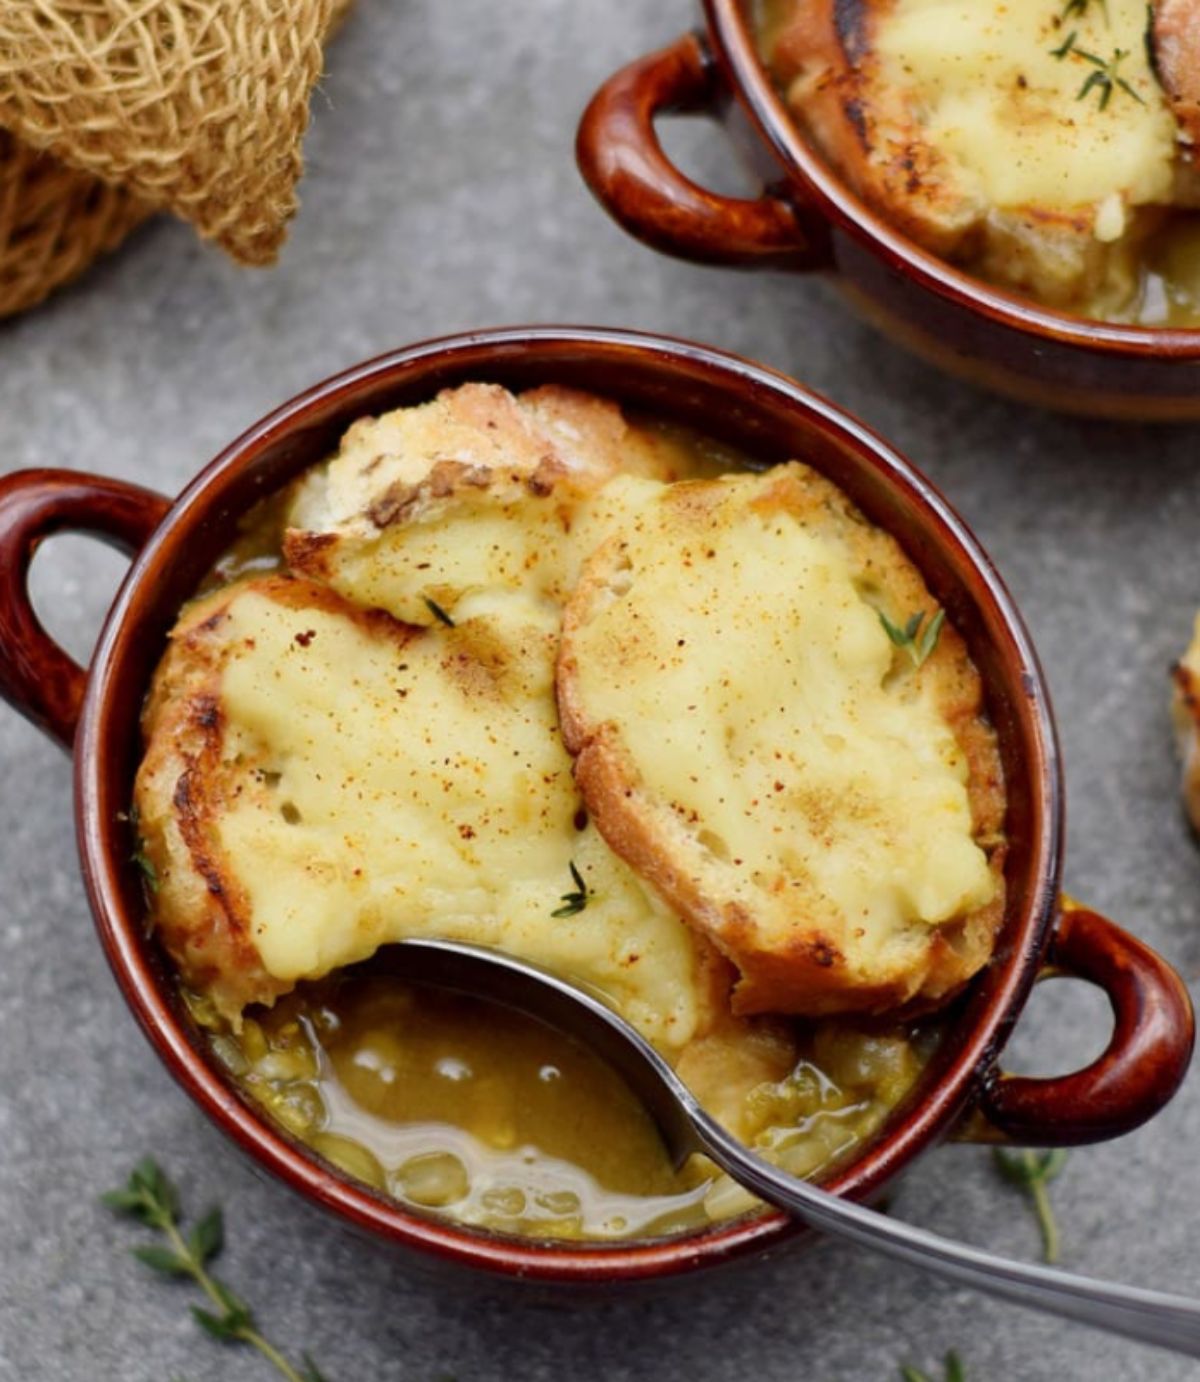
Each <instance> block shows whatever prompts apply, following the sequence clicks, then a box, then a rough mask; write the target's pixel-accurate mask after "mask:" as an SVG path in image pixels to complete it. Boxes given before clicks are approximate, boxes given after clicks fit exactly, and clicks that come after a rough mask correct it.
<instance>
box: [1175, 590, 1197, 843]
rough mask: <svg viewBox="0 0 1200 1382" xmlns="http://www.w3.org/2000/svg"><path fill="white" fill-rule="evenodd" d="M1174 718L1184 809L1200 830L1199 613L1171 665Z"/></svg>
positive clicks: (1194, 827)
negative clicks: (1189, 636) (1188, 640)
mask: <svg viewBox="0 0 1200 1382" xmlns="http://www.w3.org/2000/svg"><path fill="white" fill-rule="evenodd" d="M1171 720H1172V723H1173V724H1174V726H1175V742H1176V745H1177V747H1178V749H1179V758H1180V761H1181V763H1182V765H1183V775H1182V781H1181V784H1180V785H1181V789H1182V791H1183V806H1184V810H1185V811H1186V812H1187V816H1188V820H1190V821H1191V823H1192V828H1193V829H1194V830H1196V831H1200V615H1197V616H1196V623H1195V627H1194V628H1193V630H1192V641H1191V643H1190V644H1189V645H1188V649H1187V652H1185V653H1184V655H1183V657H1182V658H1180V660H1179V661H1178V662H1177V663H1176V664H1175V666H1174V667H1173V668H1172V677H1171Z"/></svg>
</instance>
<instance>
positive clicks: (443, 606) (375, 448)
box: [284, 384, 685, 625]
mask: <svg viewBox="0 0 1200 1382" xmlns="http://www.w3.org/2000/svg"><path fill="white" fill-rule="evenodd" d="M684 464H685V456H684V452H683V449H682V447H681V446H680V445H679V444H677V443H676V442H674V441H673V440H672V439H671V438H670V437H669V436H668V435H666V434H664V433H656V432H653V431H651V430H650V429H648V428H644V427H638V426H633V425H631V424H630V423H629V422H627V420H626V419H625V417H624V415H623V413H622V412H621V410H620V409H619V408H618V407H617V406H616V404H614V403H611V402H609V401H608V400H606V399H602V398H597V397H595V396H593V395H591V394H584V393H579V392H577V391H575V390H572V389H566V388H560V387H558V386H555V385H548V386H546V387H544V388H540V389H534V390H531V391H530V392H528V393H524V394H521V395H520V396H519V397H518V396H514V395H513V394H511V393H509V392H508V391H507V390H505V389H502V388H500V387H498V386H497V385H494V384H464V385H462V386H461V387H459V388H457V389H451V390H447V391H445V392H443V393H441V394H439V396H438V397H437V398H436V399H435V400H434V401H433V402H431V403H427V404H423V405H419V406H416V407H411V408H402V409H399V410H397V411H396V412H393V413H388V414H386V415H385V416H384V417H381V418H367V419H363V420H362V421H360V422H357V423H356V424H355V425H354V426H353V427H352V428H351V429H350V431H349V432H348V433H347V434H346V437H345V440H344V441H343V443H342V446H341V449H340V451H339V452H338V455H337V456H336V457H335V458H334V459H333V460H332V461H331V462H330V463H329V465H328V466H327V467H325V468H324V469H322V470H319V471H316V472H314V473H313V474H312V475H311V476H310V477H309V478H308V479H307V480H306V481H305V482H304V483H303V484H302V485H301V487H300V489H299V491H298V493H297V496H296V499H295V501H294V502H293V504H292V507H291V511H290V513H289V515H288V519H287V523H288V531H287V533H286V535H285V539H284V553H285V556H286V558H287V561H288V563H289V565H290V566H291V568H292V569H293V570H294V571H296V572H297V573H299V574H301V575H305V576H308V577H310V578H311V579H313V580H317V581H320V582H322V583H323V584H326V585H329V586H331V587H333V588H334V589H336V590H338V591H340V592H341V593H342V594H343V595H345V596H347V598H349V599H352V600H355V601H356V602H357V603H359V604H361V605H364V606H366V607H368V608H370V607H378V608H380V609H386V610H388V611H389V612H390V613H391V614H393V615H395V616H396V617H397V618H399V619H403V620H405V621H406V622H408V623H412V624H416V625H429V624H431V623H434V622H436V621H437V620H439V619H441V618H443V617H449V618H451V619H453V618H455V611H456V610H457V608H458V604H459V601H460V600H462V599H464V598H466V597H470V596H474V595H478V594H480V593H483V592H496V591H500V590H508V591H520V592H522V593H524V594H533V595H536V596H538V597H540V598H543V599H545V600H546V601H547V602H548V603H549V604H557V603H559V602H561V600H562V599H563V598H564V596H565V593H566V590H567V589H568V588H569V586H570V585H571V584H572V583H573V580H574V577H575V575H576V574H577V570H578V566H579V563H580V560H581V555H580V554H581V553H582V552H584V551H586V550H587V543H588V542H593V543H594V538H592V537H588V536H587V535H586V533H585V531H584V528H583V527H581V521H582V513H581V511H582V509H583V507H584V506H585V505H587V504H588V503H589V502H590V501H593V500H598V499H599V496H600V493H601V491H602V489H603V487H604V486H605V484H606V483H607V482H608V480H610V479H611V478H612V477H613V476H614V475H616V474H617V473H618V472H621V473H623V474H626V475H635V476H642V477H645V478H646V479H647V480H650V479H653V480H656V481H667V480H672V479H674V478H675V477H676V475H678V474H680V473H682V469H683V466H684ZM603 508H604V505H603V503H602V502H601V503H600V504H599V510H603ZM589 531H590V530H589ZM439 611H440V613H439Z"/></svg>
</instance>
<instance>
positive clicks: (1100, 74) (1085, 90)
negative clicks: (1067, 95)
mask: <svg viewBox="0 0 1200 1382" xmlns="http://www.w3.org/2000/svg"><path fill="white" fill-rule="evenodd" d="M1071 37H1072V38H1074V35H1073V34H1072V36H1071ZM1067 52H1070V53H1071V54H1072V55H1073V56H1074V57H1077V58H1082V59H1083V60H1084V62H1090V63H1091V64H1092V66H1093V67H1094V68H1095V69H1096V70H1095V71H1094V72H1090V73H1088V76H1087V79H1086V80H1085V81H1084V83H1083V85H1082V86H1081V87H1080V88H1079V93H1078V95H1077V96H1076V97H1075V99H1076V100H1077V101H1085V100H1087V98H1088V96H1090V95H1091V93H1092V92H1093V91H1099V92H1100V109H1101V110H1104V109H1105V108H1106V107H1107V106H1108V103H1109V101H1110V100H1111V99H1112V94H1113V91H1114V89H1115V88H1116V87H1120V88H1121V90H1122V91H1124V92H1125V93H1126V95H1128V96H1132V97H1133V99H1134V100H1135V101H1136V102H1137V103H1138V105H1139V106H1144V105H1145V104H1146V102H1145V101H1143V100H1142V98H1141V97H1140V96H1139V95H1138V94H1137V92H1136V91H1135V90H1134V89H1133V87H1132V86H1130V85H1129V83H1128V82H1127V81H1126V80H1125V78H1124V77H1122V76H1120V75H1119V73H1118V72H1117V68H1118V67H1120V65H1121V63H1123V62H1124V61H1125V59H1126V58H1127V57H1128V56H1129V50H1128V49H1127V48H1114V49H1113V54H1112V57H1111V58H1107V59H1106V58H1102V57H1099V56H1097V54H1095V53H1089V52H1088V51H1087V50H1086V49H1084V48H1079V47H1074V48H1070V49H1068V50H1067V51H1066V52H1060V51H1059V50H1058V49H1055V50H1054V56H1055V57H1065V56H1066V55H1067Z"/></svg>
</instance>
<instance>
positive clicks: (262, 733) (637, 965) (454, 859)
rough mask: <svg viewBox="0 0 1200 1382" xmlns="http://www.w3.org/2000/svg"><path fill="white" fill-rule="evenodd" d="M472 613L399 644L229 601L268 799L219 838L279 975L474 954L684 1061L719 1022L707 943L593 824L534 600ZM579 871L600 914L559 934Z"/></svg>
mask: <svg viewBox="0 0 1200 1382" xmlns="http://www.w3.org/2000/svg"><path fill="white" fill-rule="evenodd" d="M462 613H463V617H462V620H461V622H460V623H459V625H458V627H456V628H454V629H448V628H443V627H436V628H432V629H429V630H427V631H424V632H421V633H418V634H415V635H413V636H412V637H411V638H410V639H409V640H408V641H407V642H403V641H402V640H401V641H399V642H398V641H397V640H395V639H392V638H387V637H382V638H381V637H376V636H372V634H371V633H370V632H369V631H368V630H367V629H366V628H364V626H363V625H362V624H360V623H359V622H356V621H355V620H353V619H351V618H349V617H347V616H346V615H343V614H339V613H337V612H331V611H328V610H323V609H300V610H297V609H295V608H290V607H287V606H285V605H282V604H279V603H276V602H274V601H272V600H270V599H268V598H264V597H263V596H262V595H261V594H259V593H257V592H255V591H254V590H253V589H252V588H248V589H246V590H245V591H243V592H242V593H240V594H239V595H238V596H237V598H235V599H234V600H233V601H232V602H231V604H230V606H229V613H228V616H227V617H228V624H227V626H226V628H225V629H224V630H223V634H222V636H223V638H227V639H228V642H229V647H230V653H229V656H228V659H227V661H226V664H225V667H224V670H223V674H222V681H221V701H222V710H223V713H224V716H225V718H226V721H227V726H228V728H227V733H226V740H225V744H226V749H225V752H226V754H227V756H228V760H229V762H230V763H231V764H244V765H247V766H246V767H245V769H244V771H245V776H246V778H247V779H248V780H249V779H250V778H251V770H250V767H249V765H254V769H253V778H254V779H255V780H257V781H258V782H259V783H261V782H262V781H263V780H265V781H266V782H267V783H268V784H269V786H268V787H265V788H263V787H261V786H260V787H257V788H251V789H249V790H246V791H244V792H239V793H238V794H237V795H236V798H235V800H234V801H233V802H232V804H231V806H230V808H229V809H228V811H226V812H223V813H222V814H221V816H220V817H219V819H218V820H217V821H216V823H215V829H216V831H217V832H218V838H219V843H220V846H221V848H222V850H223V851H224V852H225V854H226V855H227V857H228V858H229V860H230V861H231V862H232V863H233V865H234V868H235V872H236V875H237V877H238V879H239V881H240V883H241V884H242V886H243V887H244V890H245V892H246V895H247V899H248V902H249V907H250V915H251V916H252V917H253V919H254V920H253V926H252V939H253V941H254V943H255V945H256V947H257V949H258V951H259V954H260V956H261V958H262V961H263V964H264V965H265V967H266V969H267V970H268V971H269V972H270V973H271V974H272V975H273V976H275V977H277V978H281V979H285V980H291V979H299V978H312V977H318V976H320V975H323V974H327V973H329V972H330V971H331V970H334V969H336V968H338V967H340V966H342V965H347V964H352V963H354V962H356V961H358V960H361V959H364V958H366V957H367V956H369V955H370V954H371V953H372V952H373V951H374V950H375V949H376V948H377V947H378V946H380V945H382V944H385V943H386V942H388V941H391V940H398V939H401V938H403V937H407V936H439V937H444V938H450V939H461V940H469V941H473V942H476V943H480V944H484V945H494V946H497V947H499V948H501V949H503V950H506V951H508V952H510V953H512V954H515V955H518V956H523V957H524V958H526V959H530V960H533V961H536V962H537V963H539V964H542V965H544V966H546V967H547V968H549V969H552V970H554V971H555V972H556V973H559V974H562V975H565V976H569V977H572V978H574V979H576V980H577V981H580V982H582V983H584V984H585V985H590V986H592V987H593V988H595V989H598V990H600V991H601V992H603V993H604V994H605V995H607V997H608V998H609V999H610V1001H612V1002H613V1003H614V1004H615V1006H616V1007H617V1008H618V1009H619V1010H620V1011H622V1012H623V1013H624V1014H625V1015H626V1016H627V1017H628V1018H629V1019H630V1020H631V1021H633V1022H634V1023H635V1025H637V1026H638V1027H639V1028H640V1030H641V1031H642V1032H643V1033H644V1034H645V1035H646V1036H647V1037H649V1038H650V1039H651V1040H652V1041H654V1042H656V1043H657V1044H659V1045H660V1046H663V1047H666V1048H674V1047H678V1046H680V1045H682V1044H683V1043H685V1042H686V1041H688V1040H689V1039H690V1038H691V1037H692V1036H693V1035H694V1034H695V1032H696V1030H697V1028H698V1027H699V1026H701V1025H702V1016H703V1013H702V1007H703V1003H704V994H703V991H702V984H701V982H700V979H699V975H698V970H699V967H700V966H699V960H698V957H697V950H696V942H695V941H694V940H693V938H692V936H691V933H690V932H689V931H688V930H687V928H686V927H685V926H684V924H683V923H682V922H681V921H679V920H678V919H677V918H676V917H674V916H672V915H671V914H670V913H669V912H667V911H666V909H665V908H664V907H663V906H662V905H661V903H659V902H658V900H657V899H656V898H655V897H654V896H653V895H652V894H651V893H650V892H649V891H648V890H647V889H646V888H645V887H644V886H643V885H642V884H641V882H640V881H639V880H638V879H637V877H636V876H635V875H634V874H633V873H632V872H631V871H630V870H629V869H628V868H626V866H625V865H624V864H623V863H622V862H621V861H620V860H619V859H617V858H616V856H615V855H613V854H612V853H611V851H610V850H609V849H608V847H607V846H606V845H605V844H604V842H603V840H602V839H601V838H600V836H599V835H598V834H597V833H596V831H595V830H594V828H593V827H591V826H590V825H589V826H587V827H586V828H584V829H583V830H579V829H578V828H577V826H576V813H577V812H578V811H579V809H580V802H579V799H578V796H577V794H576V792H575V788H574V784H573V781H572V778H571V767H570V761H569V759H568V757H567V754H566V751H565V750H564V748H563V746H562V743H561V740H560V737H559V731H558V721H557V714H556V710H555V703H554V689H553V659H554V651H555V644H556V634H557V625H556V622H555V621H553V620H547V618H546V617H545V616H544V613H543V612H542V611H540V610H539V609H538V608H537V606H536V605H535V604H533V603H531V602H528V601H525V600H521V599H515V600H514V599H504V598H497V599H484V598H480V599H478V600H477V601H476V604H475V607H474V608H473V609H471V608H467V609H464V610H463V612H462ZM297 634H301V635H302V637H301V638H299V639H298V638H297ZM572 862H574V864H575V865H576V867H577V868H578V869H579V871H580V873H581V874H582V875H583V878H584V879H585V882H586V884H587V887H588V892H589V897H588V903H587V906H586V908H584V909H583V910H582V911H580V912H578V913H577V914H576V915H574V916H567V917H557V918H556V917H554V915H553V914H554V912H555V911H557V910H559V909H560V908H561V907H562V906H563V899H564V895H565V894H569V893H571V892H574V891H575V887H576V885H575V883H574V882H573V880H572V875H571V872H570V865H571V863H572Z"/></svg>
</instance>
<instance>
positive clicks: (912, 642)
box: [878, 609, 946, 667]
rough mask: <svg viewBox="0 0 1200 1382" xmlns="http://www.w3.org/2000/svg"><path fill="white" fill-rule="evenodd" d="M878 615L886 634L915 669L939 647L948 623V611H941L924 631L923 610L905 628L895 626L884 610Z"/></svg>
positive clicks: (918, 611)
mask: <svg viewBox="0 0 1200 1382" xmlns="http://www.w3.org/2000/svg"><path fill="white" fill-rule="evenodd" d="M878 613H879V622H880V623H881V624H882V625H883V628H884V632H885V633H886V634H887V636H888V637H889V638H890V639H891V640H892V642H893V643H894V644H895V645H896V647H897V648H903V649H904V651H905V652H906V653H907V654H908V656H909V658H910V659H911V660H912V665H913V666H914V667H921V666H923V665H924V663H925V662H926V661H927V660H928V658H929V655H930V654H931V653H932V652H933V650H934V649H935V648H936V647H937V644H938V639H939V638H940V637H941V633H942V625H943V624H944V623H945V622H946V611H945V610H944V609H939V610H938V612H937V613H936V614H935V615H934V616H933V618H932V619H930V621H929V622H928V623H927V624H926V625H925V627H924V629H922V628H921V624H922V622H923V621H924V619H925V611H924V610H923V609H919V610H917V612H916V614H914V615H913V616H912V617H911V618H910V619H909V621H908V623H907V624H905V625H904V626H903V628H901V627H899V626H897V625H896V624H893V623H892V621H891V620H890V619H889V618H888V617H887V615H886V614H884V612H883V610H879V611H878Z"/></svg>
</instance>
